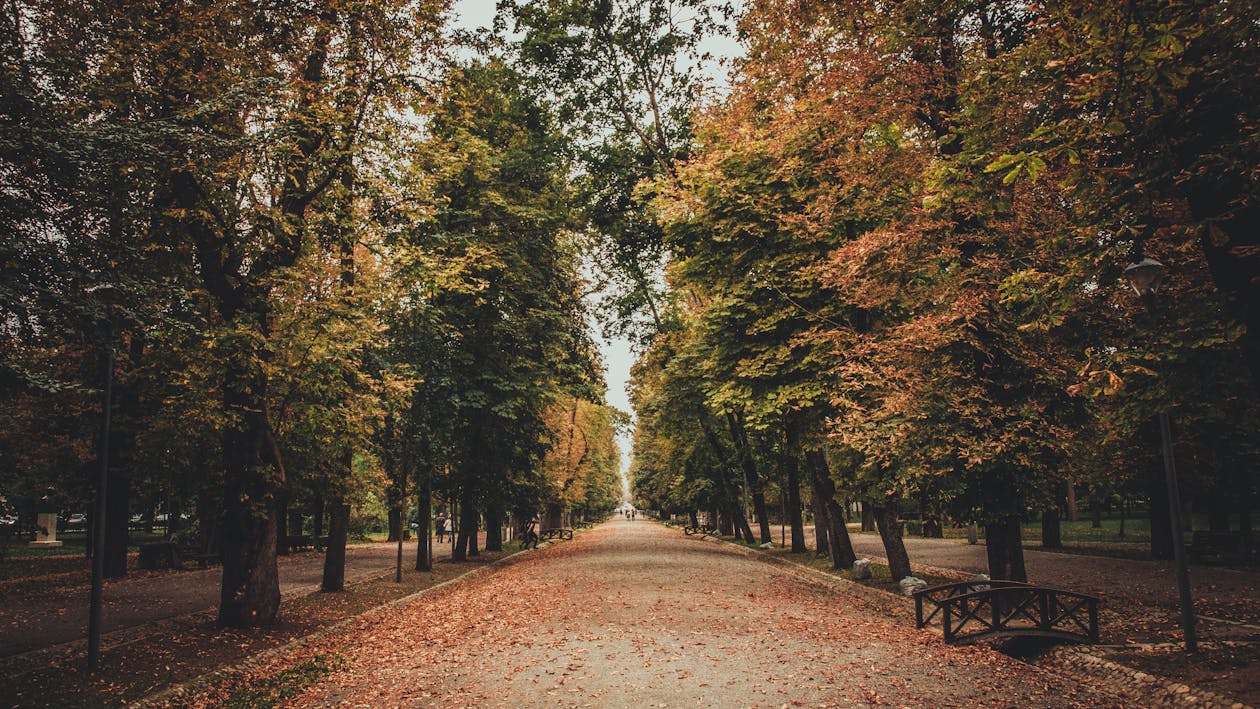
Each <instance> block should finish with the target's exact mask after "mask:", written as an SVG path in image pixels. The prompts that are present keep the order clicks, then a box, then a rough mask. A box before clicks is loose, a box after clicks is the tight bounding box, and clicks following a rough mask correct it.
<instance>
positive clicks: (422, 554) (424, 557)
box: [416, 472, 433, 571]
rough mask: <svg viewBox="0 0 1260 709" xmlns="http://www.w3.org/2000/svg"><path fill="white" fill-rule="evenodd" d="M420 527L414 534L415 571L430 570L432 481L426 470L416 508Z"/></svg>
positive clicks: (431, 563) (431, 568)
mask: <svg viewBox="0 0 1260 709" xmlns="http://www.w3.org/2000/svg"><path fill="white" fill-rule="evenodd" d="M416 516H417V517H419V523H420V528H419V529H418V530H416V531H417V534H416V571H432V570H433V556H432V554H431V550H430V549H429V547H430V546H431V545H432V538H433V537H432V535H433V483H432V473H430V472H426V473H425V475H424V480H423V481H422V482H421V483H420V503H419V508H418V509H417V515H416Z"/></svg>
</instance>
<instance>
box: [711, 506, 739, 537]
mask: <svg viewBox="0 0 1260 709" xmlns="http://www.w3.org/2000/svg"><path fill="white" fill-rule="evenodd" d="M715 510H716V511H715V514H716V515H717V528H718V534H720V535H722V536H724V537H729V536H731V535H732V534H734V533H735V525H734V524H733V523H732V522H731V516H730V515H729V514H727V512H726V510H724V509H722V508H721V507H717V508H715Z"/></svg>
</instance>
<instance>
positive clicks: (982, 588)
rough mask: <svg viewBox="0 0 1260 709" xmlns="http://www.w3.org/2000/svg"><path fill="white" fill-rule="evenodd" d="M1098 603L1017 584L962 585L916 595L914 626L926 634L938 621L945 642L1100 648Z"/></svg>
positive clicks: (932, 588)
mask: <svg viewBox="0 0 1260 709" xmlns="http://www.w3.org/2000/svg"><path fill="white" fill-rule="evenodd" d="M1098 603H1099V599H1098V598H1097V597H1096V596H1089V595H1085V594H1083V593H1075V592H1073V591H1064V590H1061V589H1057V588H1046V587H1044V586H1035V585H1033V584H1028V583H1020V582H1018V581H964V582H961V583H947V584H941V585H939V586H929V587H927V588H922V589H919V590H918V591H915V592H914V621H915V625H916V626H917V627H919V628H922V627H924V626H926V625H927V624H928V623H930V622H932V620H933V619H934V618H936V616H937V615H940V616H941V625H942V626H943V627H944V629H945V641H946V642H958V643H968V642H976V641H978V640H987V639H990V638H994V637H1015V636H1032V637H1044V638H1051V639H1055V640H1063V641H1067V642H1089V643H1096V642H1098ZM925 610H926V611H927V613H926V615H925V614H924V612H925Z"/></svg>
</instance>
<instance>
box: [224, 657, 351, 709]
mask: <svg viewBox="0 0 1260 709" xmlns="http://www.w3.org/2000/svg"><path fill="white" fill-rule="evenodd" d="M345 664H346V663H345V659H344V658H342V657H340V656H338V655H333V656H331V657H329V656H326V655H316V656H314V657H312V658H311V659H309V660H307V661H306V662H303V663H301V664H299V665H297V666H296V667H290V668H289V669H287V670H281V671H280V672H277V673H276V674H274V675H272V676H270V677H266V678H264V679H262V680H260V681H258V682H257V683H256V684H253V685H251V686H248V687H243V688H241V689H239V690H237V691H236V692H235V693H234V694H233V695H232V696H230V697H228V699H227V701H225V702H223V704H222V705H221V706H222V707H224V708H225V709H270V707H274V706H276V705H277V704H279V703H280V702H281V701H283V700H285V699H289V698H290V697H293V696H296V695H297V694H298V693H300V692H301V691H302V690H303V689H306V688H307V687H309V686H311V685H312V684H315V683H316V682H318V681H319V680H321V679H323V678H324V677H326V676H328V675H329V674H332V673H333V672H334V671H336V670H337V669H339V668H341V667H343V666H344V665H345Z"/></svg>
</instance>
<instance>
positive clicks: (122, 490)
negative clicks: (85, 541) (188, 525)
mask: <svg viewBox="0 0 1260 709" xmlns="http://www.w3.org/2000/svg"><path fill="white" fill-rule="evenodd" d="M144 346H145V340H144V337H142V336H140V335H135V334H133V335H131V336H130V337H129V339H128V342H127V355H126V357H125V358H115V361H118V360H120V359H121V360H122V361H121V362H120V363H121V364H123V367H121V368H118V369H120V370H121V371H119V375H120V376H118V377H117V378H116V379H115V383H114V402H111V406H113V408H114V411H113V416H112V419H113V423H112V425H111V426H110V431H109V439H110V443H109V447H110V450H109V472H108V475H109V482H108V483H107V485H106V489H105V549H104V553H105V558H104V562H105V572H104V573H105V578H122V577H124V576H126V575H127V542H128V540H129V539H130V529H129V528H130V524H131V476H132V472H133V471H134V470H135V467H136V437H137V434H138V427H139V425H140V419H141V417H142V416H143V415H144V412H143V411H142V410H141V401H140V385H141V382H140V381H139V378H140V376H141V375H140V374H139V373H138V371H139V370H140V368H141V366H142V364H143V362H142V360H143V358H144ZM170 523H171V522H170V515H169V514H168V515H167V524H168V525H169V524H170Z"/></svg>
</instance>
